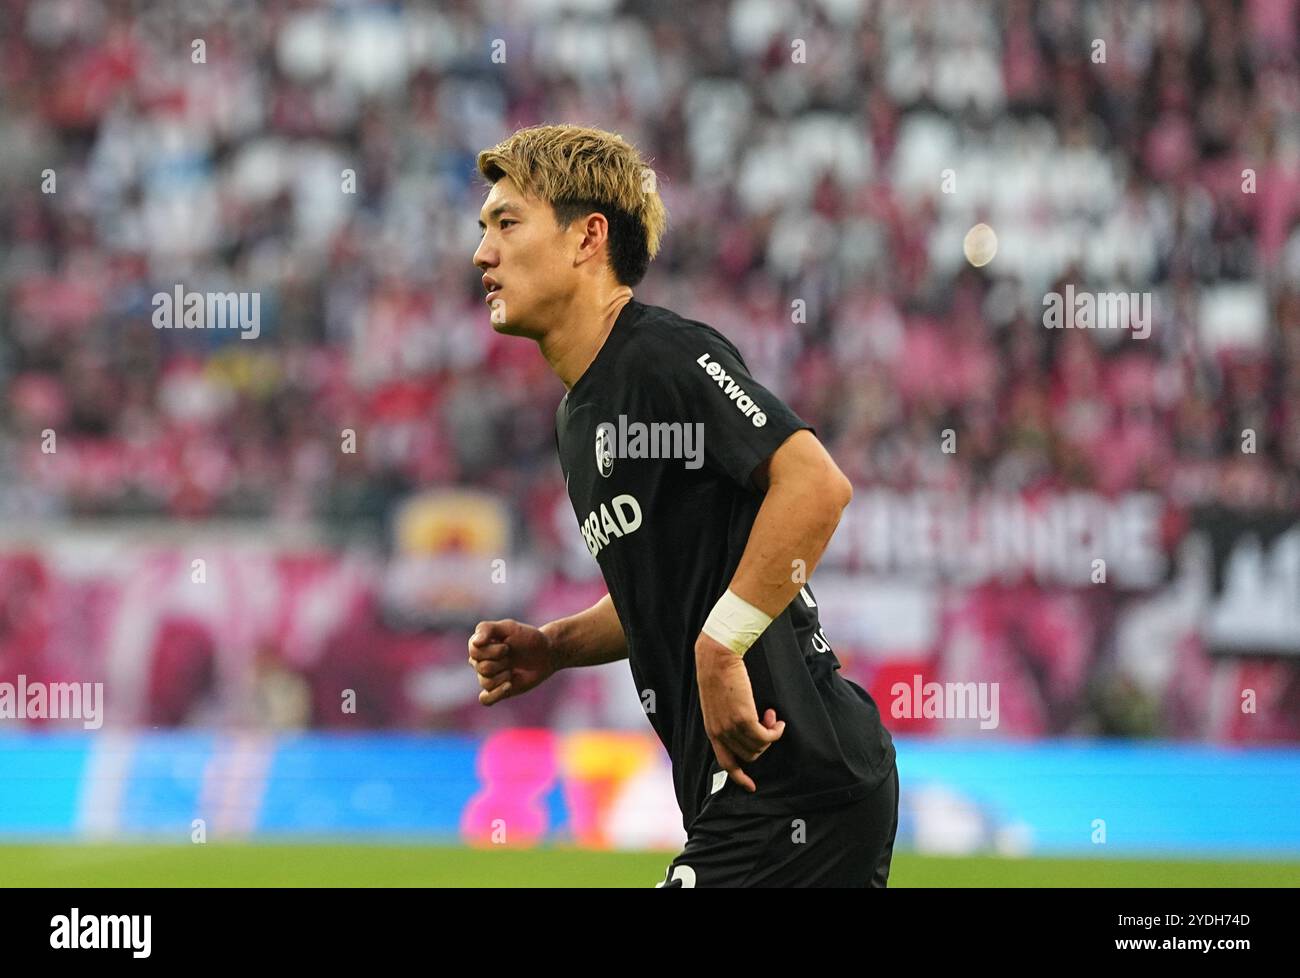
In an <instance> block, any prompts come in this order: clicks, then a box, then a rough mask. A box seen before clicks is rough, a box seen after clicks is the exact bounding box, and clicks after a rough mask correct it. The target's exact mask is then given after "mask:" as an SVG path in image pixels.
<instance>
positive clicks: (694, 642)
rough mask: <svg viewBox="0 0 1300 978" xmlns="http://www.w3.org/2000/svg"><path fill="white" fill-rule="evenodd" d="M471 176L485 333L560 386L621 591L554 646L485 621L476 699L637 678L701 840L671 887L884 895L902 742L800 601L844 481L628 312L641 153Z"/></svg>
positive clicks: (694, 343)
mask: <svg viewBox="0 0 1300 978" xmlns="http://www.w3.org/2000/svg"><path fill="white" fill-rule="evenodd" d="M478 169H479V171H480V173H481V174H482V176H483V177H484V179H485V180H486V181H487V182H488V184H490V189H489V191H488V194H487V198H486V201H485V202H484V204H483V207H482V210H481V211H480V214H479V226H480V228H482V229H483V237H482V240H481V242H480V243H479V246H478V249H477V250H476V251H475V253H474V264H475V265H476V266H477V267H478V268H480V269H482V271H483V286H484V288H485V289H486V290H487V296H486V302H487V303H488V305H489V306H490V308H491V321H492V327H493V329H495V330H496V331H497V332H498V333H503V334H507V335H511V336H523V337H528V338H529V339H532V340H536V341H537V344H538V346H539V347H540V348H541V353H542V356H543V357H545V358H546V362H547V363H548V364H550V366H551V369H553V370H554V371H555V373H556V374H557V375H558V376H559V378H560V380H561V381H563V383H564V386H565V387H566V388H567V393H566V394H565V395H564V398H563V399H562V400H561V401H560V404H559V407H558V410H557V411H556V418H555V438H556V447H557V448H558V450H559V456H560V463H561V467H562V468H563V470H564V478H565V485H566V486H567V487H568V493H569V499H570V500H571V501H572V503H573V509H574V513H575V514H576V516H577V520H578V529H579V532H581V534H582V538H583V541H584V542H585V543H586V546H587V549H588V550H590V552H591V554H592V556H593V557H594V558H595V559H596V561H597V563H598V564H599V565H600V569H601V573H602V574H603V575H604V578H605V583H606V586H607V588H608V591H609V593H608V595H606V597H604V598H602V599H601V600H600V601H599V602H597V603H596V604H595V605H594V606H592V607H591V608H588V609H587V610H586V611H583V612H581V613H580V614H576V615H572V616H571V617H567V618H561V619H558V620H556V621H552V622H549V623H546V624H544V625H542V626H541V627H540V628H536V627H533V626H531V625H526V624H523V623H521V622H517V621H514V620H511V619H506V620H502V621H485V622H480V623H479V624H478V626H477V627H476V628H475V630H474V633H473V635H472V636H471V638H470V640H469V653H470V655H469V662H470V665H471V666H473V668H474V670H475V672H476V673H477V674H478V681H479V685H480V686H481V687H482V688H481V689H480V692H479V701H480V702H481V703H483V704H484V705H485V706H492V705H494V704H496V703H499V702H501V701H502V700H504V699H507V698H509V697H512V696H518V695H519V694H520V693H524V692H527V691H528V690H530V689H532V688H533V687H534V686H536V685H537V684H538V683H540V682H542V681H543V680H545V679H546V678H547V677H548V676H550V675H551V674H552V673H554V672H555V671H556V670H559V669H565V668H573V667H576V666H588V665H597V664H599V663H605V662H613V661H616V660H619V659H624V658H626V659H628V660H629V662H630V665H631V669H632V677H633V679H634V681H635V683H636V689H637V692H638V694H639V695H640V697H641V701H642V705H643V707H644V708H645V710H646V714H647V716H648V717H649V720H650V723H651V725H652V726H653V727H654V730H655V733H657V734H658V735H659V738H660V740H661V741H662V742H663V745H664V747H665V748H666V749H667V751H668V754H669V757H670V758H671V761H672V770H673V784H674V787H675V789H676V794H677V802H678V805H679V806H680V807H681V811H682V824H683V827H684V828H685V829H686V834H687V842H686V846H685V849H684V850H683V851H682V853H681V854H680V855H678V856H677V857H676V858H675V859H674V860H673V862H672V864H671V865H670V866H669V867H668V871H667V873H666V875H665V878H664V880H663V881H662V882H660V883H659V884H657V885H658V886H669V887H671V886H683V887H684V886H873V887H884V886H885V885H886V884H887V881H888V876H889V866H890V860H891V858H892V854H893V844H894V836H895V832H896V831H897V827H898V769H897V766H896V764H895V754H894V745H893V741H892V738H891V737H890V735H889V733H888V731H887V730H886V729H885V727H884V725H883V724H882V723H881V719H880V713H879V710H878V709H877V707H876V704H875V702H874V701H873V700H872V698H871V697H870V695H868V694H867V693H866V692H865V691H864V690H863V689H862V688H861V687H859V686H858V685H856V684H855V683H853V682H850V681H849V680H847V679H845V678H843V677H842V676H841V675H840V674H839V673H838V672H837V671H836V670H838V669H839V668H840V664H839V661H838V660H837V659H836V657H835V653H834V652H833V651H832V650H831V646H830V643H829V641H828V639H827V637H826V635H825V633H824V632H823V631H822V629H821V626H820V623H819V621H818V611H817V600H816V598H815V596H814V594H813V590H812V588H811V586H809V585H808V584H807V583H806V581H807V577H808V576H809V575H811V573H812V571H813V569H814V568H815V567H816V565H817V562H818V560H819V559H820V558H821V555H822V553H823V551H824V550H825V547H826V544H827V542H828V541H829V539H830V537H831V534H832V533H833V532H834V531H835V528H836V526H837V525H838V523H839V520H840V515H841V513H842V511H843V509H844V507H845V506H846V505H847V504H848V502H849V499H850V498H851V496H852V489H851V487H850V484H849V481H848V480H847V479H846V478H845V476H844V474H843V473H842V472H840V470H839V468H838V467H837V466H836V465H835V463H834V461H833V460H832V459H831V457H830V455H829V454H828V453H827V452H826V450H825V449H824V448H823V447H822V444H821V442H820V441H818V439H817V437H816V434H815V431H814V429H813V428H812V426H811V425H809V424H807V423H806V422H804V421H803V420H802V419H801V418H799V417H798V416H797V415H796V414H795V413H794V412H793V411H791V410H790V408H789V407H787V406H786V405H785V404H784V403H783V402H782V401H781V400H780V399H779V398H777V397H775V396H774V395H773V394H772V393H770V392H769V391H768V390H766V389H765V388H764V387H763V386H762V385H761V384H759V383H758V382H757V381H756V380H754V378H753V377H751V376H750V374H749V371H748V369H747V368H746V366H745V361H744V359H743V358H742V357H741V355H740V353H739V352H738V351H737V350H736V348H735V347H734V346H733V345H732V344H731V343H730V342H729V341H728V340H727V339H726V337H724V336H722V335H721V334H720V333H718V332H717V331H716V330H714V329H713V328H712V327H710V326H707V325H705V324H703V323H699V322H694V321H692V320H688V319H683V318H682V317H680V316H678V315H677V314H676V313H673V312H671V311H669V310H668V309H664V308H660V307H657V306H652V305H646V304H644V303H641V302H638V301H637V300H636V299H634V298H633V296H632V288H633V286H635V285H637V284H638V283H639V282H640V281H641V279H642V277H643V276H644V275H645V272H646V269H647V267H648V265H649V263H650V260H651V259H652V258H654V256H655V254H656V253H657V252H658V250H659V242H660V239H661V237H662V236H663V233H664V228H665V225H666V221H667V215H666V213H665V210H664V206H663V202H662V201H661V200H660V198H659V195H658V192H657V190H656V189H655V183H654V178H653V173H652V171H650V170H649V169H648V168H647V166H646V165H645V163H644V162H643V161H642V159H641V157H640V154H639V153H638V152H637V150H636V149H635V148H634V147H633V146H631V145H630V144H629V143H627V142H626V141H624V140H623V139H622V138H621V137H620V136H618V135H616V134H613V133H608V132H604V131H602V130H598V129H588V128H581V127H577V126H569V125H559V126H535V127H532V128H528V129H522V130H520V131H518V132H516V133H515V134H514V135H512V136H511V137H509V138H508V139H506V140H505V141H503V142H501V143H500V144H498V145H497V146H494V147H492V148H491V149H488V150H485V151H483V152H482V153H480V154H479V156H478ZM629 435H630V437H629ZM647 435H649V437H648V438H647V437H646V436H647ZM664 456H669V457H664Z"/></svg>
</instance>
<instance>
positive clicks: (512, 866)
mask: <svg viewBox="0 0 1300 978" xmlns="http://www.w3.org/2000/svg"><path fill="white" fill-rule="evenodd" d="M673 855H674V853H672V852H633V853H626V852H590V851H584V850H579V849H566V848H541V849H513V850H511V849H505V848H502V849H494V850H486V849H472V848H464V847H455V846H436V845H418V844H403V845H385V844H377V843H373V842H359V843H355V844H349V843H345V842H338V841H332V842H328V843H306V842H294V843H249V844H233V843H208V844H206V845H184V846H165V845H120V844H112V845H109V844H85V845H79V844H74V845H44V844H41V845H23V844H19V845H3V846H0V886H42V887H43V886H55V887H86V886H91V887H95V886H128V887H131V886H162V887H177V886H204V887H221V886H456V887H484V886H488V887H491V886H555V887H609V886H636V887H653V886H654V884H655V883H656V882H658V881H659V880H661V879H663V875H664V871H665V869H666V868H667V866H668V863H669V862H670V861H671V860H672V857H673ZM890 885H891V886H927V887H939V886H942V887H950V886H957V887H960V886H996V887H1003V886H1103V887H1105V886H1115V887H1142V886H1209V887H1233V886H1285V887H1297V886H1300V860H1292V861H1277V860H1271V861H1263V860H1261V861H1252V860H1237V859H1233V860H1213V861H1209V860H1190V859H1187V860H1173V859H1160V860H1152V859H1121V858H1107V859H1102V858H1090V859H1047V858H1028V859H1011V858H1002V857H996V856H974V857H944V856H921V855H916V854H913V853H904V852H900V853H898V854H897V855H895V857H894V865H893V870H892V872H891V874H890Z"/></svg>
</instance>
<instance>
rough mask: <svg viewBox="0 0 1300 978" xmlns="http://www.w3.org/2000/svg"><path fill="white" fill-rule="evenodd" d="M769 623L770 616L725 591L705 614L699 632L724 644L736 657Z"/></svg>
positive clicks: (728, 589)
mask: <svg viewBox="0 0 1300 978" xmlns="http://www.w3.org/2000/svg"><path fill="white" fill-rule="evenodd" d="M770 624H772V618H771V616H770V615H765V614H763V612H761V611H759V610H758V609H757V608H755V607H754V606H753V605H752V604H750V603H749V602H748V601H746V600H745V599H744V598H741V597H739V596H737V595H736V594H734V593H732V590H731V588H727V590H726V593H724V594H723V595H722V597H720V598H718V603H717V604H715V605H714V606H713V610H712V611H710V612H709V617H708V620H707V621H705V622H704V629H703V630H704V634H705V635H707V636H709V638H711V639H713V640H714V641H715V642H720V643H721V644H723V645H725V646H726V647H727V648H729V649H731V651H732V652H735V653H736V655H744V654H745V653H746V652H747V651H749V647H750V646H751V645H753V644H754V643H755V642H756V641H758V636H760V635H762V634H763V630H764V629H765V628H767V626H768V625H770Z"/></svg>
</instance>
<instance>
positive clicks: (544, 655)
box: [469, 618, 555, 706]
mask: <svg viewBox="0 0 1300 978" xmlns="http://www.w3.org/2000/svg"><path fill="white" fill-rule="evenodd" d="M469 664H470V665H471V666H472V667H473V669H474V672H475V673H477V675H478V684H479V686H481V687H482V689H480V690H479V694H478V701H479V702H480V703H482V704H483V705H484V706H491V705H492V704H493V703H499V702H500V701H501V700H504V699H507V698H509V697H511V696H518V695H519V694H520V693H526V692H528V691H529V690H530V689H532V688H533V687H534V686H536V685H537V684H538V683H540V682H541V681H542V680H544V679H545V678H546V677H547V676H549V675H551V673H553V672H555V659H554V655H553V650H552V648H551V640H550V639H549V638H548V637H547V636H546V635H545V634H544V633H543V632H542V631H541V630H540V629H537V628H534V627H533V626H532V625H525V624H523V623H522V622H518V621H515V620H514V619H513V618H506V619H503V620H501V621H481V622H479V623H478V625H477V626H476V627H475V629H474V634H473V635H471V636H470V637H469Z"/></svg>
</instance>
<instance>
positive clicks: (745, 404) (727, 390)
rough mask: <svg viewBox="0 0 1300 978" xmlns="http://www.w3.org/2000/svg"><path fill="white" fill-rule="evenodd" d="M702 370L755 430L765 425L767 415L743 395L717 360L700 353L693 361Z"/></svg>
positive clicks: (742, 391)
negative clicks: (715, 382)
mask: <svg viewBox="0 0 1300 978" xmlns="http://www.w3.org/2000/svg"><path fill="white" fill-rule="evenodd" d="M695 362H696V363H698V364H699V365H700V366H701V367H703V368H704V372H705V373H706V374H708V375H709V376H710V377H712V378H713V379H714V380H716V381H717V382H718V386H719V387H721V388H722V392H723V393H724V394H726V395H727V397H728V398H730V399H731V402H732V403H733V404H735V405H736V409H737V410H738V411H740V413H741V414H743V415H744V416H745V417H747V418H749V420H750V421H751V422H752V423H753V425H754V427H755V428H761V427H763V425H765V424H767V415H766V414H764V413H763V412H762V411H760V410H759V409H758V404H756V403H755V402H754V399H753V398H752V397H750V396H749V395H748V394H746V393H745V389H744V388H743V387H741V386H740V385H739V384H737V383H736V382H735V381H734V380H732V379H731V375H730V374H728V373H727V372H726V371H725V370H723V369H722V364H720V363H718V361H717V360H710V359H709V355H708V354H707V353H701V354H700V358H699V359H698V360H696V361H695Z"/></svg>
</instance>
